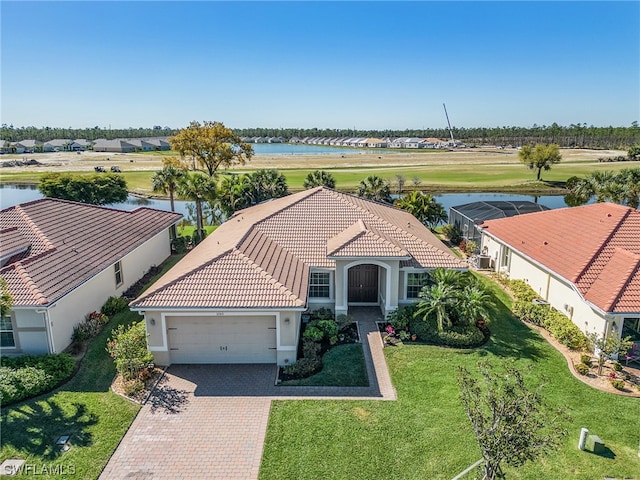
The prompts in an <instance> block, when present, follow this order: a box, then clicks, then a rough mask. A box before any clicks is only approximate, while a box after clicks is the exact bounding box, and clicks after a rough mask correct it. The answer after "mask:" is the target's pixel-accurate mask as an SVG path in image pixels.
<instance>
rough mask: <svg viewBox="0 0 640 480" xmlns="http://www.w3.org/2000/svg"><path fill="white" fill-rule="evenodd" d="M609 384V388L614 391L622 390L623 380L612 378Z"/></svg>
mask: <svg viewBox="0 0 640 480" xmlns="http://www.w3.org/2000/svg"><path fill="white" fill-rule="evenodd" d="M609 382H611V386H612V387H613V388H615V389H616V390H624V380H620V379H618V378H612V379H611V380H609Z"/></svg>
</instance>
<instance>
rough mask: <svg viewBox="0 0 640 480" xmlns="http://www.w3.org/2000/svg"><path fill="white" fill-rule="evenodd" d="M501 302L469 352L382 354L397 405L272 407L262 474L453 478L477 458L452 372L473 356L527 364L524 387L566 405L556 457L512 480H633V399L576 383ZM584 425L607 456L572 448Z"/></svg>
mask: <svg viewBox="0 0 640 480" xmlns="http://www.w3.org/2000/svg"><path fill="white" fill-rule="evenodd" d="M491 288H492V289H493V291H494V292H495V293H496V295H497V297H498V299H499V306H498V308H497V309H496V312H495V313H494V315H493V320H492V324H491V329H492V332H493V337H492V339H491V340H490V341H489V342H488V343H487V345H485V346H484V347H483V348H480V349H475V350H456V349H445V348H439V347H435V346H427V345H403V346H398V347H396V348H387V349H385V356H386V358H387V362H388V365H389V369H390V372H391V376H392V380H393V384H394V386H395V387H396V390H397V393H398V400H397V401H392V402H383V401H337V400H327V401H324V400H322V401H314V400H308V401H275V402H274V403H273V405H272V408H271V416H270V419H269V427H268V431H267V437H266V443H265V447H264V454H263V459H262V467H261V470H260V478H261V480H267V479H307V478H308V479H311V478H313V479H317V478H332V479H349V480H355V479H363V480H368V479H371V478H385V479H413V478H415V479H424V478H429V479H450V478H452V477H453V476H455V475H456V474H457V473H459V472H461V471H462V470H464V469H465V468H466V467H467V466H469V465H471V464H472V463H473V462H475V461H476V460H478V459H479V458H480V452H479V449H478V446H477V444H476V441H475V437H474V435H473V433H472V430H471V425H470V423H469V420H468V419H467V417H466V415H465V413H464V410H463V408H462V405H461V403H460V401H459V397H458V395H459V389H458V386H457V384H456V372H457V368H458V366H466V367H468V368H470V369H475V366H476V364H477V362H478V361H479V360H482V359H485V358H486V359H490V360H493V361H498V360H501V359H507V360H512V361H514V362H516V364H517V365H518V366H520V367H525V366H527V365H533V371H532V372H531V373H530V374H528V375H527V378H528V380H529V382H530V384H532V385H534V384H537V382H539V381H540V379H541V377H542V376H546V377H548V385H547V386H546V387H545V389H544V398H545V400H546V401H547V402H548V403H549V404H550V406H552V407H555V406H559V405H563V406H565V407H566V408H567V410H568V412H569V414H570V415H571V416H572V418H573V420H572V421H571V422H570V423H569V424H568V425H567V428H568V430H569V432H570V433H569V435H568V436H567V437H566V438H565V440H564V444H563V446H562V447H561V448H559V449H558V450H557V451H554V452H552V453H551V454H550V455H548V456H546V457H544V458H541V459H539V460H538V461H536V462H535V463H528V464H527V465H526V466H524V467H521V468H517V469H515V468H509V467H507V468H505V473H506V474H507V478H509V479H531V480H534V479H535V480H537V479H540V478H548V479H561V478H572V479H585V480H586V479H589V480H591V479H595V478H603V477H605V476H612V477H618V478H623V477H632V478H633V477H635V478H637V477H638V472H640V458H638V455H637V452H638V432H640V400H638V399H637V398H628V397H622V396H618V395H613V394H609V393H605V392H601V391H598V390H595V389H592V388H590V387H589V386H587V385H585V384H584V383H582V382H580V381H579V380H577V379H576V378H574V377H573V376H572V375H571V374H570V373H569V371H568V368H567V364H566V361H565V359H564V357H563V356H562V355H561V354H560V353H558V352H557V351H556V350H555V349H554V348H553V347H551V346H550V345H549V344H548V343H547V342H546V341H545V340H544V339H543V338H542V337H541V336H540V335H538V334H537V332H535V331H533V330H530V329H529V328H528V327H526V326H525V325H523V324H522V323H520V322H519V321H516V320H515V319H513V317H512V316H511V315H510V312H509V310H508V306H510V300H509V298H508V297H507V296H506V295H505V294H504V292H502V290H500V289H499V288H498V287H497V286H496V285H495V284H491ZM581 427H587V428H589V430H590V432H591V433H592V434H597V435H599V436H600V438H601V439H603V440H604V442H605V443H606V445H607V447H608V448H609V449H610V450H611V452H612V453H613V455H611V456H612V457H613V458H607V457H604V456H597V455H594V454H591V453H588V452H581V451H579V450H578V449H577V448H576V445H577V441H578V436H579V432H580V428H581Z"/></svg>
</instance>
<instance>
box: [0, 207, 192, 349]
mask: <svg viewBox="0 0 640 480" xmlns="http://www.w3.org/2000/svg"><path fill="white" fill-rule="evenodd" d="M181 217H182V215H180V214H176V213H171V212H164V211H160V210H153V209H150V208H139V209H137V210H134V211H131V212H127V211H121V210H115V209H111V208H105V207H97V206H94V205H86V204H82V203H76V202H69V201H65V200H57V199H51V198H45V199H41V200H36V201H33V202H28V203H23V204H21V205H16V206H13V207H10V208H6V209H4V210H2V211H0V277H2V278H4V279H5V280H6V282H7V285H8V288H9V292H10V293H11V295H12V296H13V308H12V310H11V312H10V313H9V315H8V316H6V317H4V318H2V319H1V321H0V339H1V345H0V353H1V354H2V355H18V354H41V353H55V352H60V351H62V350H64V349H65V347H67V346H68V345H69V344H70V343H71V335H72V333H73V327H74V326H76V325H77V324H78V323H79V322H81V321H83V320H84V318H85V315H86V314H87V313H90V312H92V311H95V310H99V309H100V307H101V306H102V305H103V304H104V302H105V301H106V300H107V298H109V297H110V296H112V295H113V296H119V295H121V294H122V292H124V291H125V290H126V289H127V288H129V287H130V286H131V285H132V284H133V283H135V282H136V281H137V280H138V279H139V278H141V277H142V276H143V275H144V274H145V273H146V272H147V271H148V270H149V268H150V267H151V266H153V265H159V264H160V263H161V262H162V261H163V260H165V259H166V258H167V257H168V256H169V255H170V253H171V251H170V240H169V228H170V227H171V225H173V224H174V223H176V222H178V221H179V220H180V218H181Z"/></svg>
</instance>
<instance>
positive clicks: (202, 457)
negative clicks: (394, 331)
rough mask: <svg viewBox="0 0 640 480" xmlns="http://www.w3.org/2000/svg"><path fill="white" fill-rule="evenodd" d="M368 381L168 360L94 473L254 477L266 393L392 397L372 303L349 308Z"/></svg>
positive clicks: (279, 396)
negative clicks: (306, 379)
mask: <svg viewBox="0 0 640 480" xmlns="http://www.w3.org/2000/svg"><path fill="white" fill-rule="evenodd" d="M355 317H356V320H358V326H359V330H360V336H361V339H362V343H363V351H364V355H365V362H366V365H367V373H368V375H369V383H370V385H369V386H368V387H278V386H275V379H276V373H277V367H276V366H275V365H173V366H171V367H170V368H169V369H168V371H167V373H166V374H165V377H164V378H163V379H162V381H161V382H160V383H159V385H158V386H157V388H156V389H155V391H154V393H153V394H152V395H151V397H150V398H149V400H148V401H147V403H146V404H145V405H143V407H142V409H141V410H140V413H138V416H137V417H136V419H135V420H134V422H133V424H132V425H131V427H130V428H129V431H128V432H127V433H126V435H125V436H124V438H123V439H122V442H121V443H120V445H119V446H118V448H117V449H116V451H115V453H114V454H113V456H112V457H111V459H110V460H109V463H108V464H107V466H106V467H105V469H104V471H103V472H102V475H101V476H100V478H101V479H136V480H137V479H145V480H151V479H157V480H164V479H171V480H179V479H185V480H186V479H196V478H197V479H225V480H236V479H238V480H239V479H243V480H244V479H247V480H249V479H257V478H258V471H259V469H260V461H261V458H262V448H263V445H264V438H265V435H266V431H267V423H268V420H269V410H270V407H271V400H273V399H310V398H311V399H327V398H331V399H352V400H356V399H367V400H371V399H379V400H395V398H396V393H395V390H394V388H393V385H392V384H391V377H390V376H389V371H388V369H387V365H386V362H385V359H384V353H383V352H382V348H383V345H382V340H381V339H380V335H379V333H378V330H377V325H376V324H375V321H376V320H380V319H382V316H381V315H380V313H379V310H377V309H358V310H357V311H356V312H355Z"/></svg>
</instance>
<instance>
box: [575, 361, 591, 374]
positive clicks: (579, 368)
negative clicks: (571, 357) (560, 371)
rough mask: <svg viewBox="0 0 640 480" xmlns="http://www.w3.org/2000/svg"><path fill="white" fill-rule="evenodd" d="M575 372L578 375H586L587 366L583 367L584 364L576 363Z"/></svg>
mask: <svg viewBox="0 0 640 480" xmlns="http://www.w3.org/2000/svg"><path fill="white" fill-rule="evenodd" d="M575 369H576V372H578V373H579V374H580V375H586V374H587V373H589V366H588V365H585V364H584V363H578V364H577V365H576V366H575Z"/></svg>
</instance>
